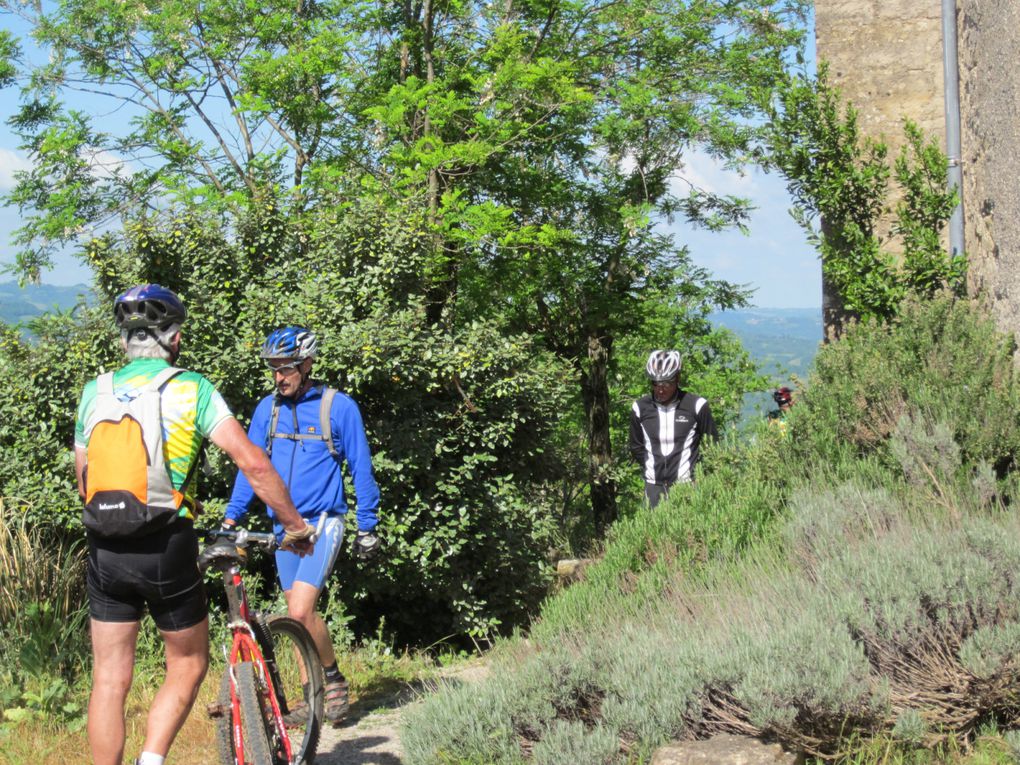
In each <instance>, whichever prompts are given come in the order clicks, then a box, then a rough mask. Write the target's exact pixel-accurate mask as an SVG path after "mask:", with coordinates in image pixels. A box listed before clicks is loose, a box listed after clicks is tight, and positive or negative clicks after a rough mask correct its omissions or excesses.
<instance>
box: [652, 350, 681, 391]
mask: <svg viewBox="0 0 1020 765" xmlns="http://www.w3.org/2000/svg"><path fill="white" fill-rule="evenodd" d="M645 372H647V373H648V379H649V380H651V381H652V382H653V383H657V382H668V381H670V380H675V379H676V377H677V375H679V374H680V352H679V351H652V352H651V354H650V355H649V356H648V363H647V364H646V365H645Z"/></svg>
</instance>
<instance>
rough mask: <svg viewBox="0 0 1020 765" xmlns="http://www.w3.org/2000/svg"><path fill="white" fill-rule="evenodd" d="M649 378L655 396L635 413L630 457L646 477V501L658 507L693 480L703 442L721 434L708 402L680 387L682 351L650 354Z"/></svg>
mask: <svg viewBox="0 0 1020 765" xmlns="http://www.w3.org/2000/svg"><path fill="white" fill-rule="evenodd" d="M645 373H646V374H647V375H648V380H649V383H650V384H651V391H650V392H649V394H648V395H647V396H642V397H641V398H639V399H638V400H637V401H635V402H634V405H633V407H632V408H631V415H630V453H631V456H632V457H633V458H634V460H635V461H636V462H637V463H638V464H639V465H641V467H642V468H643V471H644V479H645V500H646V501H647V502H648V505H649V507H655V506H656V505H658V504H659V502H661V501H662V498H663V497H665V496H666V495H667V494H669V490H670V487H671V486H672V485H673V484H675V483H690V482H692V481H693V480H694V469H695V466H696V465H697V464H698V456H699V450H700V448H701V441H702V439H703V438H705V437H706V436H707V437H709V438H717V437H718V432H717V431H716V427H715V420H713V419H712V410H711V408H710V407H709V405H708V401H706V400H705V399H704V398H702V397H701V396H699V395H697V394H695V393H691V392H690V391H684V390H681V389H680V387H679V385H680V353H679V351H652V352H651V354H649V356H648V363H647V364H646V365H645Z"/></svg>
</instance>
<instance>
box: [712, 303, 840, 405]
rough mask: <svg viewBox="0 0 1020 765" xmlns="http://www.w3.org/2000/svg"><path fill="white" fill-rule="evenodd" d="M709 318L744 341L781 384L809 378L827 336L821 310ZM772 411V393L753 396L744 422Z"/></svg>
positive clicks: (723, 313)
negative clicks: (813, 363) (820, 346)
mask: <svg viewBox="0 0 1020 765" xmlns="http://www.w3.org/2000/svg"><path fill="white" fill-rule="evenodd" d="M709 318H710V319H711V320H712V323H713V324H715V325H717V326H720V327H725V328H726V329H728V330H730V331H731V332H733V334H735V335H736V336H737V337H738V338H740V342H741V343H743V345H744V348H746V349H747V352H748V353H750V354H751V357H752V358H753V359H754V360H755V361H757V362H758V364H759V365H760V366H761V369H762V371H763V372H764V373H765V374H767V375H769V376H770V377H772V378H773V379H774V380H775V381H776V384H777V385H783V384H790V383H791V381H792V378H793V377H794V376H796V377H798V378H800V379H802V380H805V379H807V375H808V371H809V370H810V368H811V363H812V362H813V361H814V359H815V354H816V353H817V352H818V346H819V344H820V343H821V342H822V337H823V330H822V309H821V308H742V309H739V310H734V311H717V312H715V313H713V314H712V315H711V316H710V317H709ZM771 409H775V404H774V403H773V402H772V397H771V395H769V393H767V392H765V393H749V394H748V395H747V396H746V397H745V398H744V408H743V411H742V414H741V421H742V422H745V423H746V422H748V421H749V420H751V419H753V418H755V417H760V416H761V415H762V414H763V413H764V412H767V411H769V410H771Z"/></svg>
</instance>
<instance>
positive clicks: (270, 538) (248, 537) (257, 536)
mask: <svg viewBox="0 0 1020 765" xmlns="http://www.w3.org/2000/svg"><path fill="white" fill-rule="evenodd" d="M205 537H206V539H229V540H230V541H232V542H233V543H234V545H235V546H237V547H244V548H246V547H249V546H251V545H255V546H257V547H263V548H265V549H266V550H268V551H269V552H272V551H273V550H275V549H276V548H277V547H279V544H280V543H279V542H277V541H276V535H275V534H272V533H262V532H258V531H248V529H244V528H237V529H208V530H207V531H206V532H205Z"/></svg>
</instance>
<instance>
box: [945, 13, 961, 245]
mask: <svg viewBox="0 0 1020 765" xmlns="http://www.w3.org/2000/svg"><path fill="white" fill-rule="evenodd" d="M957 57H958V53H957V46H956V0H942V70H943V73H944V79H945V107H946V155H947V157H948V159H949V178H948V181H949V189H950V190H952V189H954V188H955V189H956V192H957V195H958V197H959V199H960V202H959V204H957V206H956V209H955V210H953V214H952V216H951V217H950V218H949V250H950V252H951V253H952V254H953V255H960V254H962V253H963V250H964V235H963V168H962V167H961V166H960V163H961V161H962V160H961V157H962V153H963V152H962V149H961V146H960V69H959V63H958V60H957Z"/></svg>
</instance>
